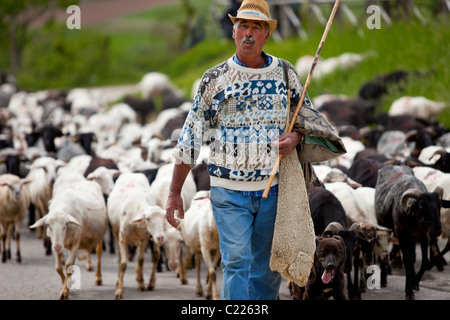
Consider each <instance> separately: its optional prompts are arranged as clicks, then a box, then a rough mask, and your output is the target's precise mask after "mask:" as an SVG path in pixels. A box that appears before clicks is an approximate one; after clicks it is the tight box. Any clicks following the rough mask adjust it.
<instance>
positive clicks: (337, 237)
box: [333, 235, 345, 251]
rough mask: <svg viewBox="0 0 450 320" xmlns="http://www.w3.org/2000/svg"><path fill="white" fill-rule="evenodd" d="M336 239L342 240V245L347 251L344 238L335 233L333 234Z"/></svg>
mask: <svg viewBox="0 0 450 320" xmlns="http://www.w3.org/2000/svg"><path fill="white" fill-rule="evenodd" d="M333 238H334V239H336V240H338V241H339V242H340V245H341V246H342V248H344V251H345V242H344V239H342V237H340V236H338V235H334V236H333Z"/></svg>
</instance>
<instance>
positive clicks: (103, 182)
mask: <svg viewBox="0 0 450 320" xmlns="http://www.w3.org/2000/svg"><path fill="white" fill-rule="evenodd" d="M119 174H120V171H119V170H117V169H108V168H106V167H104V166H100V167H98V168H97V169H95V170H94V171H92V172H91V173H90V174H88V176H87V177H86V178H87V179H88V180H92V181H95V182H97V183H98V184H99V185H100V187H101V189H102V193H103V195H106V196H108V195H109V194H110V193H111V191H112V189H113V188H114V178H116V177H118V176H119Z"/></svg>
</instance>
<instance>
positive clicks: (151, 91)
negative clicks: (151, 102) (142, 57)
mask: <svg viewBox="0 0 450 320" xmlns="http://www.w3.org/2000/svg"><path fill="white" fill-rule="evenodd" d="M138 88H139V90H140V92H141V94H142V97H143V98H144V99H147V98H150V97H154V96H158V95H161V94H162V93H163V92H164V91H165V90H171V91H173V92H174V93H179V91H178V89H176V87H175V86H174V85H173V84H172V82H171V81H170V79H169V77H168V76H167V75H165V74H163V73H160V72H149V73H146V74H145V75H144V76H143V77H142V79H141V81H140V82H139V84H138Z"/></svg>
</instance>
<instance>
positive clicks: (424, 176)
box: [413, 167, 450, 271]
mask: <svg viewBox="0 0 450 320" xmlns="http://www.w3.org/2000/svg"><path fill="white" fill-rule="evenodd" d="M413 172H414V175H415V176H416V177H417V178H418V179H419V180H421V181H422V182H423V183H424V184H425V186H426V188H427V190H428V191H430V192H431V191H433V190H434V189H435V188H436V187H437V186H442V187H443V195H442V207H441V225H442V235H441V237H442V238H444V239H445V238H447V243H446V246H445V248H444V249H443V250H442V251H441V252H440V253H439V252H438V251H439V250H438V248H437V243H434V242H435V241H434V239H430V240H433V243H432V244H431V248H432V251H435V252H432V253H433V256H432V260H431V262H430V268H431V267H432V266H433V265H434V264H436V266H437V268H438V270H441V271H442V270H443V266H442V261H440V259H441V258H442V257H443V256H444V255H445V254H446V253H447V252H448V251H450V208H449V207H448V200H450V174H448V173H443V172H442V171H439V170H437V169H433V168H428V167H415V168H413ZM444 203H445V205H444ZM436 251H437V252H436Z"/></svg>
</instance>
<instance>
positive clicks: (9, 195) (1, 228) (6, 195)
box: [0, 173, 30, 262]
mask: <svg viewBox="0 0 450 320" xmlns="http://www.w3.org/2000/svg"><path fill="white" fill-rule="evenodd" d="M29 182H30V181H29V180H24V179H20V178H19V177H18V176H16V175H13V174H9V173H5V174H2V175H1V176H0V203H1V206H0V236H1V240H2V262H6V260H7V259H10V258H11V236H12V230H13V227H14V228H15V229H14V237H15V240H16V260H17V262H22V257H21V254H20V228H21V227H22V222H23V219H24V215H25V211H26V210H27V209H28V207H29V205H30V197H29V195H28V192H27V190H26V188H22V187H23V186H24V184H27V183H29Z"/></svg>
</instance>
